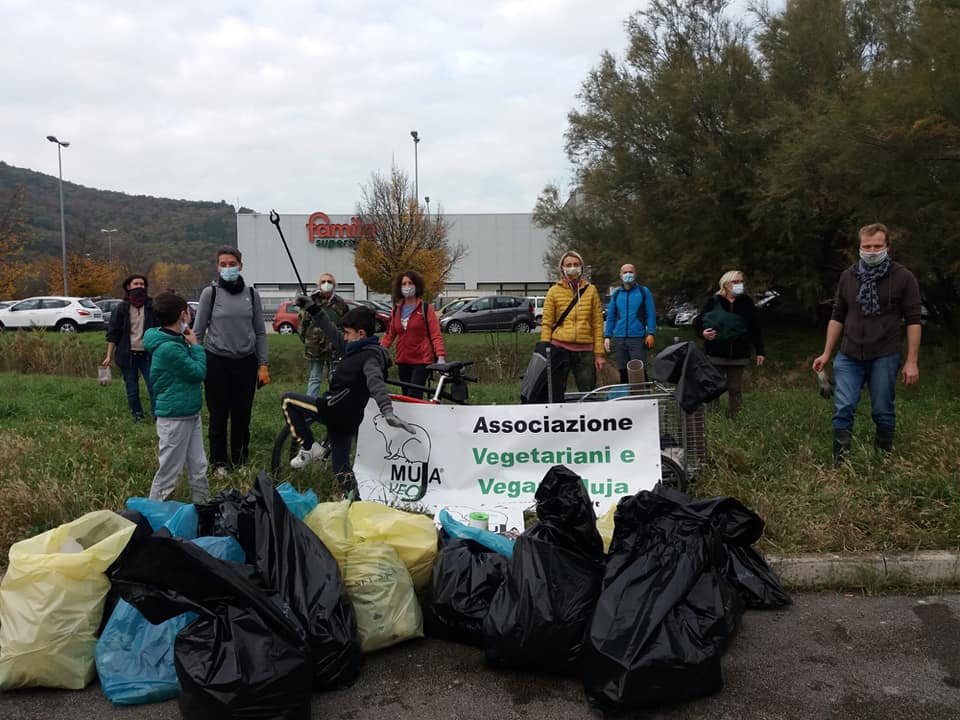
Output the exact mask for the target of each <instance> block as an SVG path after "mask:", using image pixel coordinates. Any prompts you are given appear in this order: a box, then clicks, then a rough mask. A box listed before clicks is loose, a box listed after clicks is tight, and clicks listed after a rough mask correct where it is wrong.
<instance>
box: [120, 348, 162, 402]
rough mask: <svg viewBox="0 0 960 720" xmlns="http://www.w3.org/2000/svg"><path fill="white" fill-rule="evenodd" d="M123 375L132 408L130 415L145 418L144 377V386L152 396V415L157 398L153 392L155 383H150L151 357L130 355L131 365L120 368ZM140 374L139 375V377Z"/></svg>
mask: <svg viewBox="0 0 960 720" xmlns="http://www.w3.org/2000/svg"><path fill="white" fill-rule="evenodd" d="M120 373H121V374H122V375H123V384H124V385H126V387H127V407H129V408H130V414H131V415H133V416H134V417H143V405H141V404H140V378H139V375H143V384H144V385H146V386H147V394H148V395H149V396H150V414H151V415H152V414H153V412H154V410H155V408H156V402H157V399H156V396H155V395H154V392H153V383H151V382H150V356H149V355H147V354H146V353H142V354H135V353H132V352H131V353H130V364H129V365H128V366H127V367H124V368H120ZM138 373H139V375H138Z"/></svg>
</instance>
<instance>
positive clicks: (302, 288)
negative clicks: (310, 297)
mask: <svg viewBox="0 0 960 720" xmlns="http://www.w3.org/2000/svg"><path fill="white" fill-rule="evenodd" d="M270 222H272V223H273V226H274V227H275V228H277V232H278V233H280V242H282V243H283V249H284V250H286V251H287V257H288V258H290V264H291V265H292V266H293V274H294V275H296V276H297V282H298V283H299V284H300V293H301V294H302V295H306V294H307V287H306V285H304V284H303V280H301V279H300V271H299V270H297V264H296V263H295V262H294V261H293V255H291V254H290V248H289V246H288V245H287V239H286V238H285V237H284V236H283V230H281V229H280V216H279V215H278V214H277V211H276V210H271V211H270Z"/></svg>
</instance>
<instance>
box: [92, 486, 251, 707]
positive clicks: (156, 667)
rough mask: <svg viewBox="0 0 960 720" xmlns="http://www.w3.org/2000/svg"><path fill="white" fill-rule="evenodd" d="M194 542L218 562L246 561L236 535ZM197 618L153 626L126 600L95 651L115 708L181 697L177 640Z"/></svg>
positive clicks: (106, 692)
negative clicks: (176, 653)
mask: <svg viewBox="0 0 960 720" xmlns="http://www.w3.org/2000/svg"><path fill="white" fill-rule="evenodd" d="M180 504H181V505H182V504H183V503H180ZM188 507H193V506H192V505H191V506H188ZM195 525H196V512H195V511H194V526H195ZM191 542H193V543H194V544H195V545H198V546H199V547H202V548H203V549H204V550H206V551H207V552H208V553H210V555H212V556H213V557H215V558H219V559H221V560H232V561H233V562H237V563H242V562H243V561H244V553H243V548H241V547H240V543H238V542H237V541H236V540H235V539H234V538H232V537H201V538H196V539H194V540H192V541H191ZM196 618H197V615H196V613H191V612H187V613H183V614H182V615H178V616H176V617H174V618H171V619H170V620H167V621H166V622H163V623H160V624H159V625H153V624H151V623H150V622H149V621H148V620H147V619H146V618H145V617H144V616H143V615H141V614H140V611H139V610H137V609H136V608H134V607H133V606H132V605H130V604H129V603H127V602H126V601H125V600H120V601H119V602H118V603H117V606H116V608H114V610H113V614H112V615H111V616H110V620H109V621H108V622H107V626H106V628H104V631H103V633H102V634H101V635H100V639H99V640H98V641H97V647H96V651H95V653H94V656H95V659H96V662H97V673H98V674H99V676H100V685H101V687H102V688H103V694H104V695H105V696H106V698H107V700H109V701H110V702H112V703H113V704H114V705H140V704H143V703H153V702H163V701H164V700H169V699H171V698H174V697H176V696H177V694H178V693H179V692H180V684H179V683H178V682H177V671H176V669H175V668H174V663H173V644H174V640H176V637H177V633H179V632H180V631H181V630H182V629H183V628H185V627H186V626H187V625H189V624H190V623H192V622H193V621H194V620H196Z"/></svg>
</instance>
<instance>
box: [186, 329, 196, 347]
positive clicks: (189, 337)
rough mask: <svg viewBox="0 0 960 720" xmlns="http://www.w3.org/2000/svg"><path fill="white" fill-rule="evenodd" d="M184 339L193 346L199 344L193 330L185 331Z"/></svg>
mask: <svg viewBox="0 0 960 720" xmlns="http://www.w3.org/2000/svg"><path fill="white" fill-rule="evenodd" d="M183 338H184V340H186V341H187V342H188V343H190V344H191V345H196V344H197V335H196V333H194V332H193V328H187V329H186V330H184V331H183Z"/></svg>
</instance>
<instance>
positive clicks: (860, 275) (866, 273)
mask: <svg viewBox="0 0 960 720" xmlns="http://www.w3.org/2000/svg"><path fill="white" fill-rule="evenodd" d="M889 272H890V258H889V256H888V257H885V258H884V259H883V262H882V263H880V264H879V265H875V266H873V267H870V266H869V265H867V264H866V263H865V262H864V261H863V260H861V261H860V262H858V263H857V264H856V265H854V267H853V274H854V275H856V276H857V280H859V281H860V292H859V293H857V302H859V303H860V307H861V308H862V309H863V315H864V317H871V316H874V315H879V314H880V295H879V293H878V292H877V282H878V281H879V280H881V279H882V278H883V277H885V276H886V274H887V273H889Z"/></svg>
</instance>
